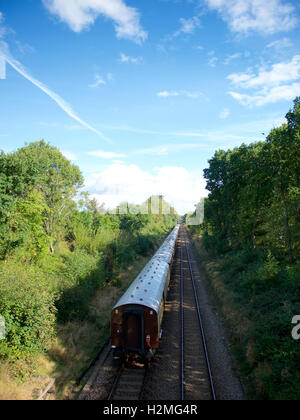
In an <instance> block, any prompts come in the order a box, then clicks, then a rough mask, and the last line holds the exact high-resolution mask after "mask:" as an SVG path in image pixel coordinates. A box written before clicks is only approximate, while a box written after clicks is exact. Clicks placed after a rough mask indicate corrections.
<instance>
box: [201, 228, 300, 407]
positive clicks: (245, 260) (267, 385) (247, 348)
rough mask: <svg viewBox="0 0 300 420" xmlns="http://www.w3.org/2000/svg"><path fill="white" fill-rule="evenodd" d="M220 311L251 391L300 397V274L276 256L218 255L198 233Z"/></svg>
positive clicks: (265, 395)
mask: <svg viewBox="0 0 300 420" xmlns="http://www.w3.org/2000/svg"><path fill="white" fill-rule="evenodd" d="M194 242H195V247H196V250H197V253H198V256H199V259H200V260H201V261H202V263H203V267H204V268H205V271H206V274H207V278H208V281H209V284H210V286H211V289H212V292H213V294H214V295H215V297H216V300H217V303H218V307H219V312H220V313H221V315H222V318H223V319H224V320H225V325H226V327H227V330H228V332H229V338H230V341H231V343H232V347H231V350H232V352H233V355H234V356H235V359H237V360H238V365H239V371H240V374H241V376H242V378H243V381H244V383H245V384H246V385H247V388H248V390H249V397H250V398H254V399H266V400H285V399H289V400H298V399H299V398H300V374H299V372H298V368H299V363H300V358H299V356H300V354H299V351H298V347H299V343H298V342H296V341H295V340H293V339H292V337H291V330H292V326H291V320H292V316H293V315H294V314H298V313H300V304H299V299H297V277H296V275H295V273H294V272H293V271H291V273H290V274H288V271H287V269H286V267H285V266H280V265H279V264H278V263H277V261H276V260H275V259H273V258H272V257H269V256H267V257H265V258H263V257H262V256H261V254H259V253H257V254H255V253H254V252H252V253H251V252H243V253H241V252H235V253H230V254H225V255H222V256H221V257H214V256H212V255H211V254H208V253H207V252H206V250H205V248H204V246H203V244H202V238H201V236H200V235H197V234H196V235H194Z"/></svg>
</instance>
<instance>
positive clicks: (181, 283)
mask: <svg viewBox="0 0 300 420" xmlns="http://www.w3.org/2000/svg"><path fill="white" fill-rule="evenodd" d="M182 229H183V228H181V231H180V323H181V336H180V354H181V360H180V399H181V401H183V400H184V343H183V340H184V310H183V290H184V289H183V259H182V239H183V235H182Z"/></svg>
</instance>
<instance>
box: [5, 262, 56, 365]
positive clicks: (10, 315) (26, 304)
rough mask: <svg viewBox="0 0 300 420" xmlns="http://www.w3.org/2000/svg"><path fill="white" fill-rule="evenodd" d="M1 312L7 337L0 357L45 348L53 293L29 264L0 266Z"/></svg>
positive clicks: (51, 324)
mask: <svg viewBox="0 0 300 420" xmlns="http://www.w3.org/2000/svg"><path fill="white" fill-rule="evenodd" d="M0 278H1V280H0V284H1V286H0V314H1V315H2V316H3V317H4V319H5V323H6V339H5V340H3V341H1V342H0V357H2V358H7V357H8V356H10V357H13V358H18V357H19V356H20V355H21V353H24V354H26V355H33V354H35V353H37V352H42V351H44V350H46V349H47V347H48V344H49V342H50V340H51V338H52V337H53V334H54V326H55V315H54V314H55V308H54V296H53V294H52V293H51V292H49V289H48V287H47V283H46V279H45V278H44V277H43V276H42V275H41V274H38V273H36V272H35V271H34V270H33V269H31V268H30V267H26V268H25V269H24V268H23V267H21V266H19V265H18V264H17V263H16V262H14V264H12V263H10V264H4V265H2V266H1V268H0Z"/></svg>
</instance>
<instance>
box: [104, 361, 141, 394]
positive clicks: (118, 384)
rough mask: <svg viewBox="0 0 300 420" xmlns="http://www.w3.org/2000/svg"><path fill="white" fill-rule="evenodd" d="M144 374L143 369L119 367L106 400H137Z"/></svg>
mask: <svg viewBox="0 0 300 420" xmlns="http://www.w3.org/2000/svg"><path fill="white" fill-rule="evenodd" d="M145 373H146V371H145V369H143V368H137V369H132V368H125V367H123V366H121V367H120V369H119V370H118V372H117V374H116V376H115V379H114V382H113V385H112V387H111V390H110V392H109V395H108V398H107V399H108V400H109V401H111V400H119V401H121V400H126V401H137V400H139V399H140V396H141V393H142V389H143V384H144V379H145Z"/></svg>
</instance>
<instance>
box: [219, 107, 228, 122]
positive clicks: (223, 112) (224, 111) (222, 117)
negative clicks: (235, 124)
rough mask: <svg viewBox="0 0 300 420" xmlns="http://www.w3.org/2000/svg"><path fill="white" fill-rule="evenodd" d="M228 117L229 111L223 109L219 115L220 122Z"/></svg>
mask: <svg viewBox="0 0 300 420" xmlns="http://www.w3.org/2000/svg"><path fill="white" fill-rule="evenodd" d="M229 115H230V111H229V109H228V108H225V109H223V111H222V112H221V113H220V118H221V119H222V120H225V119H226V118H228V117H229Z"/></svg>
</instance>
